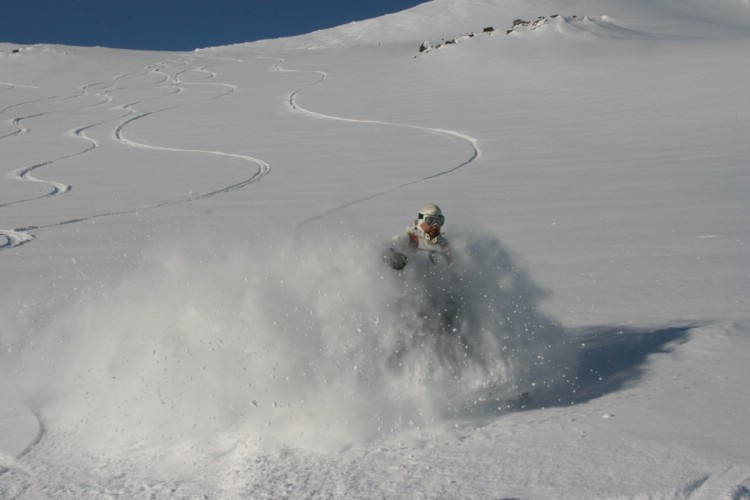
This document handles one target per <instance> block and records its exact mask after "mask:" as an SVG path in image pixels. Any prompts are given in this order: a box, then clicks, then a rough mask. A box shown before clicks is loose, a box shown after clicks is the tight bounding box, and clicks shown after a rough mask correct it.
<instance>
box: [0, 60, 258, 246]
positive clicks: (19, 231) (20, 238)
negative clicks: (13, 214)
mask: <svg viewBox="0 0 750 500" xmlns="http://www.w3.org/2000/svg"><path fill="white" fill-rule="evenodd" d="M191 60H192V58H190V57H186V58H181V59H170V60H168V61H167V62H166V63H158V64H153V65H149V66H148V67H147V68H146V69H145V70H144V71H143V72H140V73H137V74H132V75H120V76H117V77H115V78H114V79H113V81H112V82H111V83H110V84H109V85H107V86H106V87H104V88H103V89H100V90H99V92H98V93H97V94H96V95H97V96H99V97H101V98H102V101H101V102H98V103H96V104H94V105H91V106H92V107H93V106H99V105H102V104H104V103H109V102H112V100H113V99H112V97H110V96H109V95H108V94H109V93H112V92H115V91H117V90H120V87H118V86H117V83H118V81H120V80H124V79H132V78H137V77H139V76H144V75H147V74H149V73H159V74H160V75H161V76H162V77H163V79H162V80H161V82H157V84H158V83H166V84H167V86H168V88H170V91H169V92H167V93H166V94H163V95H160V96H157V97H150V98H146V99H142V100H140V101H134V102H131V103H128V104H124V105H122V106H120V108H121V109H122V110H124V111H126V114H125V115H121V116H119V117H115V118H111V119H108V120H104V121H101V122H97V123H92V124H88V125H85V126H82V127H78V128H75V129H73V130H70V131H68V135H70V136H72V137H74V138H77V139H82V140H85V141H88V142H89V145H88V146H87V147H86V148H85V149H83V150H81V151H79V152H76V153H73V154H69V155H65V156H61V157H58V158H55V159H53V160H49V161H45V162H40V163H36V164H34V165H30V166H28V167H24V168H22V169H18V170H15V171H13V172H11V173H10V175H11V177H13V178H17V179H19V180H26V181H32V182H41V183H45V184H48V185H50V186H52V188H53V189H52V190H51V191H50V192H48V193H46V194H44V195H41V196H37V197H35V198H29V199H24V200H17V201H14V202H10V203H5V204H0V208H2V207H5V206H9V205H15V204H18V203H26V202H30V201H34V200H37V199H40V198H46V197H49V196H56V195H59V194H63V193H66V192H69V191H70V190H71V189H72V187H71V186H69V185H67V184H63V183H59V182H54V181H47V180H43V179H38V178H36V177H33V176H32V175H30V174H31V172H33V171H34V170H37V169H39V168H42V167H45V166H48V165H50V164H52V163H54V162H56V161H59V160H63V159H67V158H72V157H75V156H80V155H83V154H85V153H88V152H90V151H92V150H94V149H97V148H99V147H100V144H99V141H97V140H96V139H93V138H91V137H88V136H87V135H86V134H85V131H86V130H89V129H91V128H94V127H97V126H100V125H103V124H105V123H108V122H110V121H114V120H122V121H120V122H119V123H118V124H117V125H116V126H115V127H114V128H113V130H112V133H111V136H112V138H113V139H114V140H116V141H118V142H120V143H122V144H124V145H126V146H129V147H134V148H139V149H147V150H152V151H171V152H179V153H193V154H203V155H211V156H219V157H224V158H233V159H237V160H240V161H243V162H248V163H251V164H253V165H254V166H255V169H254V171H253V173H252V175H250V176H249V177H247V178H246V179H243V180H241V181H240V182H237V183H234V184H231V185H229V186H224V187H222V188H220V189H215V190H213V191H210V192H206V193H202V194H196V195H192V196H187V197H181V198H175V199H172V200H167V201H163V202H159V203H155V204H152V205H147V206H141V207H137V208H132V209H127V210H120V211H115V212H106V213H99V214H92V215H88V216H85V217H79V218H75V219H69V220H63V221H59V222H55V223H52V224H46V225H32V226H28V227H22V228H15V229H12V230H0V236H2V237H4V238H5V240H6V242H5V243H4V244H0V251H3V250H8V249H10V248H14V247H18V246H21V245H24V244H26V243H29V242H30V241H33V240H34V238H35V236H34V235H32V234H31V232H32V231H38V230H42V229H46V228H49V227H55V226H63V225H67V224H74V223H78V222H83V221H86V220H92V219H98V218H103V217H113V216H118V215H125V214H131V213H136V212H139V211H144V210H153V209H157V208H160V207H166V206H172V205H177V204H181V203H187V202H192V201H197V200H202V199H205V198H209V197H212V196H216V195H219V194H224V193H228V192H230V191H235V190H237V189H241V188H244V187H245V186H247V185H249V184H252V183H255V182H258V181H260V180H261V179H262V178H263V177H265V176H266V175H267V174H268V173H269V172H270V171H271V166H270V165H269V164H268V163H267V162H265V161H263V160H261V159H258V158H254V157H251V156H248V155H242V154H236V153H227V152H223V151H213V150H202V149H185V148H173V147H166V146H155V145H150V144H145V143H142V142H138V141H135V140H133V139H129V138H127V137H126V136H125V134H124V133H123V130H124V129H125V127H126V126H127V125H128V124H131V123H133V122H135V121H136V120H140V119H142V118H144V117H146V116H152V115H154V114H156V113H161V112H164V111H168V110H171V109H175V108H177V107H180V106H181V105H174V106H168V107H165V108H162V109H158V110H155V111H149V112H146V113H140V114H139V113H138V112H137V111H136V110H135V106H137V105H138V104H140V103H143V102H145V101H148V100H155V99H160V98H163V97H166V96H169V95H173V94H176V93H179V92H183V91H184V90H185V88H184V86H186V85H212V86H219V87H224V88H226V90H225V91H224V92H222V93H219V94H217V95H215V96H212V97H210V98H208V99H206V100H213V99H219V98H221V97H224V96H227V95H229V94H231V93H233V92H236V90H237V86H236V85H232V84H227V83H214V82H210V81H202V82H184V81H182V80H181V79H180V76H181V75H183V74H184V73H186V72H188V71H193V70H194V71H201V72H204V73H206V78H205V80H211V79H214V78H216V77H217V76H218V74H217V73H215V72H212V71H209V70H208V69H207V68H206V67H205V66H201V67H197V68H194V67H186V68H185V69H183V70H181V71H178V72H176V73H175V74H174V75H170V74H168V73H166V72H165V71H164V70H162V69H160V68H158V67H157V66H162V67H165V68H166V67H167V63H170V62H171V63H177V64H184V65H185V66H188V65H189V64H190V61H191ZM229 62H236V60H230V61H229ZM222 64H226V62H224V63H222ZM102 84H103V82H97V83H91V84H88V85H85V86H83V87H81V88H80V89H79V92H78V93H76V94H74V95H71V96H67V97H64V98H62V99H61V98H60V96H53V97H49V98H44V99H37V100H34V101H29V102H23V103H16V104H13V105H10V106H6V107H5V108H3V109H2V110H0V113H2V112H4V111H6V110H8V109H10V108H12V107H16V106H21V105H23V104H29V103H31V102H39V101H44V100H47V101H51V100H53V99H60V100H67V99H73V98H76V97H81V96H83V95H86V94H87V93H88V90H89V88H91V87H94V86H97V85H102ZM12 88H13V87H11V88H10V89H7V90H12ZM55 112H57V111H50V112H47V113H38V114H35V115H30V116H24V117H18V118H15V119H13V120H12V123H13V124H14V125H15V126H16V127H17V128H18V130H17V131H16V132H12V133H10V134H7V135H5V136H2V137H0V139H4V138H6V137H10V136H14V135H19V134H24V133H28V132H29V129H27V128H25V127H23V125H21V124H20V122H21V121H22V120H25V119H29V118H34V117H38V116H42V115H45V114H50V113H55Z"/></svg>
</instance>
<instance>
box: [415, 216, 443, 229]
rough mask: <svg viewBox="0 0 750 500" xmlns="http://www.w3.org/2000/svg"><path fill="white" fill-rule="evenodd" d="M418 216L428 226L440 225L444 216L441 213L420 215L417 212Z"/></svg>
mask: <svg viewBox="0 0 750 500" xmlns="http://www.w3.org/2000/svg"><path fill="white" fill-rule="evenodd" d="M419 218H420V219H422V220H423V221H425V222H426V223H427V225H429V226H439V227H442V226H443V224H445V217H443V216H442V215H422V214H419Z"/></svg>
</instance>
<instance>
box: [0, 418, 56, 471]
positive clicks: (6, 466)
mask: <svg viewBox="0 0 750 500" xmlns="http://www.w3.org/2000/svg"><path fill="white" fill-rule="evenodd" d="M31 415H33V416H34V418H35V419H36V424H37V430H36V434H35V435H34V437H33V438H32V439H31V441H29V443H28V444H27V445H26V447H25V448H24V449H23V450H21V451H20V452H19V453H18V454H17V455H15V456H12V457H10V458H12V461H11V463H0V477H2V476H3V474H6V473H7V472H10V471H11V470H14V469H16V466H15V464H16V463H18V461H19V460H21V459H23V458H24V457H25V456H26V455H28V454H29V453H31V451H32V450H33V449H34V448H36V447H37V446H38V445H39V443H41V442H42V439H44V436H46V435H47V427H46V426H45V425H44V422H43V421H42V419H41V418H40V417H39V413H37V412H36V411H31Z"/></svg>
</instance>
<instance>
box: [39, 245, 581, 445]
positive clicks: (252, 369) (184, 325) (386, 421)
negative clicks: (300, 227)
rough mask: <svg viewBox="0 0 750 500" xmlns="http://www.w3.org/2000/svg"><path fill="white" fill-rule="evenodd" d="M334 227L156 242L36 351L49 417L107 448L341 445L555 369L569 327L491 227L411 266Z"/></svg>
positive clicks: (457, 414) (465, 407)
mask: <svg viewBox="0 0 750 500" xmlns="http://www.w3.org/2000/svg"><path fill="white" fill-rule="evenodd" d="M329 236H330V235H329ZM332 241H336V244H335V245H334V244H332V243H331V242H332ZM340 241H341V238H331V237H322V236H321V237H318V238H315V239H307V238H305V239H303V240H302V241H296V240H293V239H291V238H283V237H279V238H276V239H274V240H266V243H264V244H262V245H259V246H257V247H256V248H254V249H252V250H248V251H236V252H233V253H230V252H227V253H224V254H217V251H216V249H215V248H213V249H212V248H211V247H210V245H206V246H205V248H203V249H202V250H198V249H195V248H194V249H193V250H190V251H186V250H184V248H189V247H187V246H180V248H181V249H179V250H177V249H175V248H172V249H168V248H160V249H157V250H156V251H154V252H152V255H151V258H150V259H148V262H147V263H146V264H144V267H143V269H142V270H141V271H139V272H138V273H137V274H134V275H131V276H128V277H126V278H125V279H123V280H122V281H121V282H120V283H119V284H118V285H116V286H115V287H114V288H113V289H112V290H107V291H105V292H104V293H101V295H99V296H89V297H84V298H82V300H81V301H80V305H79V306H77V307H74V308H73V309H72V310H70V311H69V312H68V313H67V314H65V315H64V316H63V317H62V318H61V319H60V321H58V322H57V323H56V325H55V327H54V328H53V329H51V331H49V332H48V335H47V338H46V345H37V346H36V348H35V349H34V351H33V352H31V353H27V356H26V357H25V358H26V359H25V362H24V365H25V367H26V369H29V370H30V371H31V373H32V374H33V373H35V372H34V370H37V373H38V370H40V369H43V370H44V371H46V372H47V374H48V378H47V380H44V381H43V384H41V386H42V387H44V390H42V391H41V392H43V393H47V394H49V395H51V396H50V397H49V398H44V397H43V396H39V395H38V394H37V395H36V396H35V397H36V398H37V400H40V401H46V402H45V403H44V404H43V405H42V406H43V408H41V409H40V410H41V412H42V413H43V414H44V418H45V419H46V420H47V421H49V422H53V423H52V424H51V425H55V424H54V422H56V423H57V424H59V425H61V426H63V427H64V428H65V427H70V428H72V429H81V428H85V429H86V433H85V434H86V435H87V436H88V439H90V441H91V442H90V443H89V444H92V445H95V446H98V447H101V448H102V449H106V450H109V451H111V450H117V449H122V448H123V447H125V448H126V449H127V448H130V447H131V446H133V445H136V444H138V443H143V444H145V443H154V442H158V443H165V444H174V445H179V444H184V443H185V442H193V441H196V440H198V441H200V440H205V438H206V437H207V436H211V437H212V439H216V438H217V437H221V436H223V437H224V438H226V439H229V440H230V441H235V442H236V441H237V440H238V439H242V440H245V442H248V440H249V442H256V443H257V444H258V445H259V446H266V445H269V444H272V445H274V446H275V445H291V446H294V447H300V446H301V447H310V448H313V449H320V448H326V449H330V448H331V447H334V448H335V447H338V446H342V445H345V444H348V443H352V442H365V441H371V440H373V439H378V438H381V437H385V436H388V435H392V434H394V433H397V432H399V431H400V430H403V429H406V428H410V427H420V426H424V425H431V424H434V423H440V422H441V421H445V420H446V419H455V418H462V417H466V416H471V417H477V416H478V413H485V414H487V412H489V414H491V415H494V414H496V413H498V412H500V411H505V408H504V407H503V406H502V401H503V400H507V398H508V397H509V396H513V395H516V394H519V393H520V392H526V391H529V390H532V389H534V388H538V389H541V388H546V389H548V390H552V389H553V388H554V387H555V386H556V385H557V384H558V383H560V375H561V373H562V372H563V371H564V369H565V366H567V365H568V363H569V362H570V361H571V359H570V356H571V354H570V352H569V351H568V350H566V349H565V348H564V346H563V345H562V344H561V342H560V337H561V335H560V334H561V329H560V328H559V327H557V326H556V325H555V324H554V322H553V321H551V320H550V319H549V318H547V317H545V316H544V315H543V314H541V313H540V312H539V311H538V310H537V303H538V300H539V298H540V297H541V295H542V292H541V290H540V289H539V288H538V287H536V286H535V285H534V284H533V283H532V281H531V280H530V278H529V277H528V276H527V275H526V273H525V272H523V271H522V270H519V269H517V268H516V266H515V264H514V262H513V260H512V258H511V257H510V255H509V253H508V252H507V251H506V250H504V248H503V246H502V245H501V243H500V242H499V241H498V240H497V239H495V238H493V237H489V236H477V235H464V236H462V237H459V238H455V239H454V240H453V243H454V252H455V255H456V257H455V261H454V263H453V264H452V265H451V266H435V265H431V264H427V263H420V262H419V261H418V259H412V262H411V263H410V265H409V266H407V268H406V270H405V271H403V272H395V271H393V270H391V269H390V268H388V267H386V266H385V265H384V264H383V263H382V261H381V258H380V255H379V251H380V250H381V249H377V250H376V249H373V248H372V247H371V245H368V244H365V243H364V242H362V241H355V240H354V239H349V240H348V241H344V242H343V243H340ZM42 366H44V367H45V368H41V367H42ZM35 390H37V391H39V390H40V389H39V388H36V389H35ZM492 395H498V396H501V397H500V398H495V399H493V396H492Z"/></svg>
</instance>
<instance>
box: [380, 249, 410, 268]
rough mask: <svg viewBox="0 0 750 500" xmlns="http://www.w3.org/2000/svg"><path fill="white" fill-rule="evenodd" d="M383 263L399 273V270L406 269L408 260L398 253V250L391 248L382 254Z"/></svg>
mask: <svg viewBox="0 0 750 500" xmlns="http://www.w3.org/2000/svg"><path fill="white" fill-rule="evenodd" d="M383 261H384V262H385V263H386V264H388V265H389V266H391V267H392V268H393V269H395V270H396V271H400V270H401V269H403V268H405V267H406V264H407V262H409V258H408V257H407V256H406V254H404V253H402V252H399V251H398V250H395V249H393V248H389V249H388V250H386V251H385V252H383Z"/></svg>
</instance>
